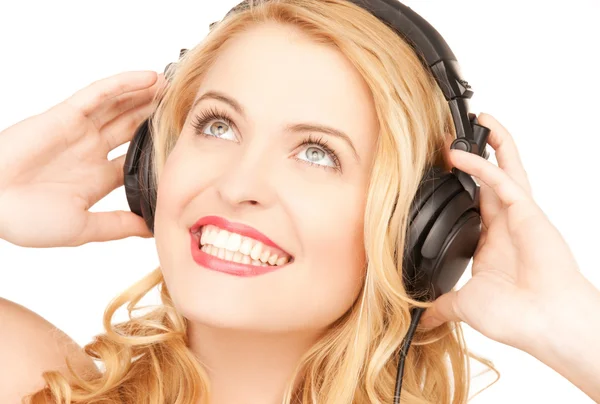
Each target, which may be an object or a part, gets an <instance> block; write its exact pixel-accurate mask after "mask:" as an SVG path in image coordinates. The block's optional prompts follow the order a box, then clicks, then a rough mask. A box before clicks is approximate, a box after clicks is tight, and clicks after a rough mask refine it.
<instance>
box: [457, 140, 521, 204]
mask: <svg viewBox="0 0 600 404" xmlns="http://www.w3.org/2000/svg"><path fill="white" fill-rule="evenodd" d="M450 159H451V161H452V163H453V166H454V167H456V168H458V169H459V170H461V171H464V172H465V173H467V174H470V175H472V176H475V177H477V179H478V180H479V181H483V182H484V183H485V184H486V185H487V186H489V187H490V188H492V189H493V190H494V192H495V193H496V195H498V197H499V198H500V201H501V202H502V203H503V204H505V205H507V206H509V207H510V206H511V205H513V204H515V203H517V202H521V201H526V200H528V199H529V198H530V196H529V194H528V193H526V191H525V190H524V189H523V188H521V186H519V185H518V184H517V183H516V182H515V181H514V180H513V179H512V178H511V177H510V176H509V175H508V174H507V173H506V172H505V171H504V170H503V169H501V168H500V167H498V166H496V165H495V164H493V163H491V162H489V161H487V160H486V159H484V158H483V157H481V156H478V155H476V154H473V153H468V152H465V151H462V150H451V151H450Z"/></svg>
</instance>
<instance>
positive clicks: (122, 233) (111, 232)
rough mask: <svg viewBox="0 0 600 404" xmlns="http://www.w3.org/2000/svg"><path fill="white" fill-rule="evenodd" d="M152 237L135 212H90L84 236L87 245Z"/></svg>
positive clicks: (142, 220) (144, 223)
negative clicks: (132, 237)
mask: <svg viewBox="0 0 600 404" xmlns="http://www.w3.org/2000/svg"><path fill="white" fill-rule="evenodd" d="M131 236H138V237H144V238H150V237H152V233H151V232H150V230H149V229H148V226H146V222H145V221H144V219H143V218H142V217H140V216H138V215H136V214H135V213H133V212H128V211H124V210H117V211H114V212H90V214H89V216H88V221H87V225H86V230H85V232H84V234H83V239H84V242H85V243H89V242H92V241H96V242H99V241H110V240H120V239H123V238H126V237H131Z"/></svg>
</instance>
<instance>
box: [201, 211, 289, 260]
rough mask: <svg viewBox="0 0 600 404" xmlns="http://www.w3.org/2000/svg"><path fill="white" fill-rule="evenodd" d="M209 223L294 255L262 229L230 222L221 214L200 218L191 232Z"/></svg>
mask: <svg viewBox="0 0 600 404" xmlns="http://www.w3.org/2000/svg"><path fill="white" fill-rule="evenodd" d="M207 224H212V225H214V226H217V227H219V228H221V229H223V230H227V231H230V232H233V233H237V234H240V235H242V236H246V237H250V238H253V239H255V240H258V241H260V242H261V243H263V244H265V245H268V246H270V247H273V248H276V249H278V250H280V251H281V252H283V253H285V254H287V255H288V256H290V257H292V254H290V253H288V252H287V251H285V250H284V249H283V248H281V247H279V246H278V245H277V244H276V243H275V242H274V241H273V240H271V239H270V238H268V237H267V236H265V235H264V234H263V233H261V232H260V231H258V230H256V229H255V228H254V227H251V226H248V225H245V224H243V223H237V222H230V221H229V220H227V219H225V218H224V217H221V216H204V217H202V218H200V219H199V220H198V221H197V222H196V223H194V225H193V226H192V227H191V228H190V232H191V233H192V234H195V233H197V232H198V231H199V230H200V227H202V226H204V225H207Z"/></svg>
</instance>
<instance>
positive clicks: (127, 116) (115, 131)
mask: <svg viewBox="0 0 600 404" xmlns="http://www.w3.org/2000/svg"><path fill="white" fill-rule="evenodd" d="M155 109H156V104H154V103H147V104H144V105H140V106H138V107H136V108H134V109H132V110H129V111H127V112H125V113H124V114H122V115H120V116H118V117H117V118H115V119H113V120H112V121H111V122H109V123H108V124H107V125H106V126H104V128H102V130H101V132H100V135H101V136H102V138H103V139H105V140H106V143H107V145H108V150H109V151H110V150H113V149H114V148H116V147H118V146H120V145H122V144H125V143H127V142H129V141H131V140H132V139H133V135H134V134H135V130H136V129H137V128H138V126H140V124H141V123H142V122H143V121H144V120H146V119H147V118H149V117H150V115H151V114H152V113H153V112H154V110H155Z"/></svg>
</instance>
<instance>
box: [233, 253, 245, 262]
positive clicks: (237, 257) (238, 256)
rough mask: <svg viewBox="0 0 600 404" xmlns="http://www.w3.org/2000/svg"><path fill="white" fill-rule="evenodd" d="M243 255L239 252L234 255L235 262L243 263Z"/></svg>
mask: <svg viewBox="0 0 600 404" xmlns="http://www.w3.org/2000/svg"><path fill="white" fill-rule="evenodd" d="M242 258H243V254H242V253H241V252H239V251H236V252H234V253H233V259H232V261H233V262H242Z"/></svg>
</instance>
